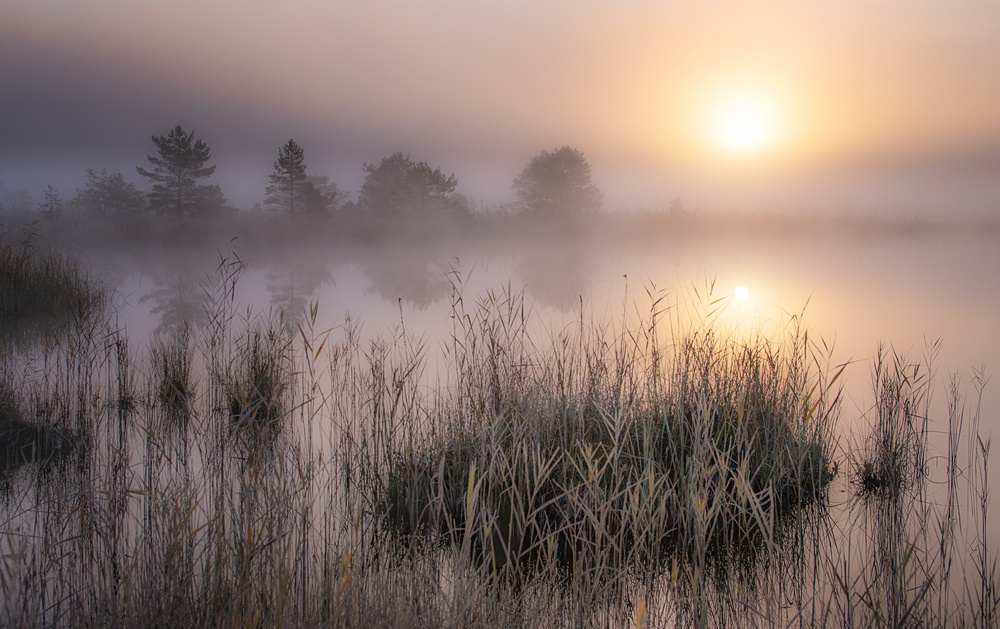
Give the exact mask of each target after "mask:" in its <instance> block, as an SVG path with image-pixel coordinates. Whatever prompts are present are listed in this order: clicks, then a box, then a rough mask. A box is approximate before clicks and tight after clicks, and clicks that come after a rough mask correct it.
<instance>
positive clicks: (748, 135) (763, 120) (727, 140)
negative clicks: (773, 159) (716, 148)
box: [716, 100, 774, 153]
mask: <svg viewBox="0 0 1000 629" xmlns="http://www.w3.org/2000/svg"><path fill="white" fill-rule="evenodd" d="M773 134H774V129H773V122H772V120H771V115H770V113H769V112H768V111H767V109H766V108H765V107H764V106H763V105H761V104H760V103H756V102H753V101H749V100H739V101H733V102H730V103H726V104H725V105H723V106H722V107H720V108H719V111H718V114H717V119H716V136H717V139H718V140H719V143H720V144H721V145H722V146H723V147H724V148H726V149H728V150H730V151H735V152H740V153H746V152H751V151H757V150H760V149H762V148H765V147H766V146H767V145H768V144H770V143H771V141H772V140H773Z"/></svg>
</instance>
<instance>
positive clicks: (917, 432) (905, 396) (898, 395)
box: [852, 348, 936, 497]
mask: <svg viewBox="0 0 1000 629" xmlns="http://www.w3.org/2000/svg"><path fill="white" fill-rule="evenodd" d="M935 351H936V350H935ZM923 367H924V365H921V364H919V363H917V364H910V363H908V361H907V359H906V357H905V356H901V355H899V354H897V353H895V352H892V353H891V355H887V353H886V351H885V349H884V348H880V349H879V352H878V354H877V356H876V359H875V363H874V366H873V369H874V371H873V374H872V380H873V384H874V388H875V407H874V409H873V411H872V412H873V413H874V415H875V419H874V421H873V422H872V425H871V430H870V432H869V434H868V435H867V436H866V438H865V441H864V445H863V447H862V448H861V450H860V453H859V454H858V455H855V456H854V457H853V458H854V461H853V465H852V467H853V479H852V480H853V482H854V485H855V488H856V491H857V493H858V495H860V496H862V497H893V496H898V495H900V494H901V493H902V492H904V491H906V490H907V489H909V488H910V487H912V486H913V485H914V484H916V483H917V482H919V480H920V479H921V478H923V476H924V475H925V474H926V471H927V470H926V465H925V458H926V436H927V409H926V402H927V400H926V397H927V395H929V393H928V391H927V386H926V381H927V380H928V379H929V378H930V373H929V367H927V368H926V369H924V370H923V371H922V368H923Z"/></svg>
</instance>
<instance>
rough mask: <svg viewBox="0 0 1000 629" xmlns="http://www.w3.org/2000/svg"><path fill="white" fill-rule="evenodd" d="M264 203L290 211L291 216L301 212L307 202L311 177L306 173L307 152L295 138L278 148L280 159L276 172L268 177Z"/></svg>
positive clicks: (275, 166)
mask: <svg viewBox="0 0 1000 629" xmlns="http://www.w3.org/2000/svg"><path fill="white" fill-rule="evenodd" d="M268 178H269V179H270V181H271V185H269V186H268V187H267V190H266V192H267V198H265V199H264V204H265V205H267V206H269V207H271V208H274V209H277V210H280V211H282V212H288V215H289V216H295V215H296V214H301V213H302V209H303V208H304V206H305V202H306V191H305V188H306V187H308V186H309V185H310V184H309V178H308V176H307V175H306V154H305V151H303V150H302V147H301V146H299V145H298V144H297V143H296V142H295V140H289V141H288V142H287V143H286V144H285V145H284V146H282V147H281V148H279V149H278V161H276V162H274V172H273V173H271V174H270V175H269V177H268Z"/></svg>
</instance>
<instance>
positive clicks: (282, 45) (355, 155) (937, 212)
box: [0, 0, 1000, 218]
mask: <svg viewBox="0 0 1000 629" xmlns="http://www.w3.org/2000/svg"><path fill="white" fill-rule="evenodd" d="M998 18H1000V6H995V5H987V4H985V3H980V2H972V1H962V2H956V3H949V4H948V5H942V4H937V3H931V2H917V3H912V2H911V3H905V4H904V3H902V2H896V1H891V2H880V3H861V2H842V3H837V4H836V5H832V4H802V3H794V2H790V1H774V2H763V3H753V4H752V5H746V4H742V3H735V2H722V3H712V4H711V5H704V4H702V3H693V2H678V3H672V4H671V5H670V6H669V7H660V6H657V5H652V4H648V3H643V2H638V1H635V2H626V3H617V4H615V5H614V6H612V5H610V4H609V5H604V4H602V3H597V2H588V3H572V2H563V1H559V2H547V3H544V4H532V3H523V2H507V3H498V2H486V3H475V4H469V3H461V2H457V1H454V0H441V1H434V2H424V3H406V2H395V1H394V2H375V3H365V4H334V5H327V4H325V3H318V2H306V1H302V2H294V3H290V4H283V5H281V6H278V5H275V4H270V3H263V2H244V3H235V2H206V3H190V2H174V3H159V2H156V3H142V4H138V3H127V2H122V1H121V0H103V1H101V2H94V3H88V4H87V5H86V6H84V5H77V4H74V3H69V2H66V1H64V0H63V1H57V0H54V1H48V2H27V1H25V0H11V1H10V2H7V3H5V5H4V6H3V7H2V8H0V81H2V84H3V86H4V89H3V94H4V95H3V96H2V97H0V121H2V123H0V181H2V182H3V185H4V186H5V187H6V189H7V190H12V189H17V188H22V187H24V188H27V189H28V190H29V191H30V192H31V193H32V195H33V196H35V197H36V201H37V200H38V198H40V196H41V190H42V189H43V188H44V186H45V185H47V184H52V185H53V186H55V187H56V188H57V189H59V190H60V192H61V193H62V195H63V198H64V199H69V198H71V197H72V195H73V192H74V190H75V189H76V188H78V187H81V186H82V185H83V183H84V181H85V171H86V169H87V168H95V169H100V168H103V167H107V168H109V169H111V170H116V171H121V172H123V173H124V174H125V175H126V177H128V178H129V179H130V180H132V181H134V182H136V183H138V184H143V183H144V182H142V181H141V178H140V177H139V176H138V175H137V174H136V173H135V167H136V166H139V165H142V164H143V163H144V162H145V156H146V155H147V154H150V153H152V152H153V150H154V147H153V145H152V143H151V142H150V136H152V135H159V134H163V133H166V132H167V131H168V130H169V129H170V128H172V127H173V126H174V125H176V124H181V125H182V126H183V127H184V128H185V129H190V130H194V131H195V132H196V134H197V135H198V137H199V138H202V139H204V140H205V141H206V142H208V144H209V145H210V146H211V147H212V151H213V159H212V163H214V164H217V165H218V169H217V171H216V174H215V176H214V177H213V178H212V182H213V183H215V182H217V183H219V184H221V186H222V188H223V191H224V192H225V193H226V195H227V196H228V197H229V199H230V201H231V202H232V203H233V204H234V205H235V206H237V207H240V208H242V209H249V207H251V206H252V205H253V204H254V203H256V202H259V201H261V200H262V198H263V196H264V193H263V189H264V186H265V185H266V179H267V174H268V172H269V171H270V170H271V164H272V163H273V161H274V159H275V157H276V155H277V150H278V147H279V146H281V145H282V144H283V143H284V142H285V141H287V140H288V139H289V138H294V139H295V140H296V141H298V142H299V143H300V144H301V145H302V146H303V148H304V149H305V151H306V158H307V163H308V165H309V167H310V171H311V172H312V173H314V174H319V175H327V176H329V177H330V178H331V180H332V181H333V182H335V183H337V184H338V185H339V186H340V187H341V188H342V189H344V190H346V191H347V192H349V193H350V194H352V195H354V194H356V192H357V190H358V188H359V187H360V184H361V182H362V180H363V176H364V173H363V171H362V163H364V162H377V161H378V160H380V159H381V158H382V157H384V156H386V155H389V154H390V153H392V152H394V151H404V152H409V153H410V154H412V156H413V157H414V158H415V159H419V160H426V161H428V162H429V163H430V164H432V165H435V166H440V167H441V169H442V170H444V171H446V172H449V173H451V172H454V173H455V174H456V176H457V177H458V180H459V186H458V191H459V192H462V193H463V194H466V195H468V196H472V197H475V198H477V199H480V200H482V201H485V202H487V203H503V202H505V201H509V200H510V199H511V197H512V195H511V192H510V184H511V181H512V180H513V178H514V177H515V176H516V175H517V174H518V173H519V172H520V171H521V169H522V168H523V167H524V165H525V163H526V162H527V161H528V160H529V159H530V158H531V157H532V156H534V155H536V154H538V153H539V152H540V151H542V150H551V149H553V148H555V147H558V146H563V145H571V146H574V147H577V148H579V149H580V150H582V151H583V152H584V153H585V154H586V156H587V157H588V159H589V161H590V164H591V165H592V167H593V176H594V181H595V182H596V183H597V184H598V185H599V186H600V187H601V188H602V190H604V192H605V194H606V197H607V203H606V209H608V210H612V211H613V210H617V209H624V208H640V207H645V208H662V207H665V206H666V204H667V203H668V202H669V200H670V199H671V198H673V197H678V196H679V197H682V198H683V199H684V201H685V205H686V206H687V207H689V208H695V207H701V208H703V209H705V210H706V211H748V212H771V211H773V212H788V211H805V212H836V213H844V212H848V213H864V214H879V215H882V214H889V215H895V216H899V215H904V216H910V215H920V216H931V217H939V218H947V217H950V216H986V217H998V216H1000V176H998V175H1000V73H997V72H996V68H997V67H1000V19H998ZM734 116H735V118H736V119H737V123H736V124H744V123H746V122H747V119H749V124H750V126H751V127H752V128H751V129H750V131H749V133H750V135H751V136H753V137H750V138H749V139H747V137H742V138H740V137H736V138H735V139H734V138H733V137H732V136H731V135H730V136H727V135H726V133H731V132H729V131H726V128H727V125H731V124H733V123H732V122H731V121H732V119H733V118H734ZM739 120H743V123H740V122H739ZM754 125H756V127H755V128H756V131H755V130H754ZM742 133H744V135H745V134H746V133H748V132H747V131H746V130H744V131H743V132H742ZM754 133H756V134H757V135H756V136H755V135H754Z"/></svg>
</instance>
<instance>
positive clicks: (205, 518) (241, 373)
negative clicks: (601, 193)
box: [0, 257, 1000, 627]
mask: <svg viewBox="0 0 1000 629" xmlns="http://www.w3.org/2000/svg"><path fill="white" fill-rule="evenodd" d="M243 272H244V265H243V262H242V261H241V260H240V259H239V258H237V257H224V258H221V259H220V260H219V263H218V265H217V269H216V272H215V276H214V279H212V280H208V281H205V282H203V283H202V285H201V286H202V288H201V290H202V292H203V299H202V300H201V303H203V304H204V313H203V316H202V317H201V318H200V319H199V320H200V322H201V323H200V324H198V325H193V326H183V327H180V328H176V327H175V328H173V329H172V330H162V331H161V332H160V333H158V335H157V336H156V337H154V338H153V339H152V340H151V342H149V343H146V344H143V343H138V342H135V341H132V340H130V339H129V338H128V335H127V333H126V331H125V330H122V329H120V328H119V327H118V326H116V325H114V321H115V319H114V317H112V316H104V317H90V318H88V319H87V322H88V324H87V325H82V324H77V325H73V326H67V327H65V328H62V329H60V330H59V332H58V333H57V334H55V333H53V336H51V338H50V340H49V342H47V343H45V344H43V345H42V346H41V348H40V349H38V350H37V351H33V352H27V351H24V352H17V353H14V354H8V355H6V358H5V362H4V366H3V387H2V389H0V390H2V392H3V399H2V400H0V402H2V404H0V409H2V412H3V437H4V444H5V445H4V451H5V454H4V457H5V458H4V461H3V462H4V495H3V514H4V515H3V522H4V525H3V534H4V535H3V544H4V548H3V563H2V566H0V577H2V579H3V583H4V594H5V597H4V606H3V622H4V624H6V625H8V626H49V625H56V626H78V625H125V626H194V625H215V624H220V623H225V624H233V625H240V626H243V625H246V626H320V625H322V626H345V627H346V626H358V625H367V626H386V627H404V626H406V627H413V626H417V627H421V626H422V627H437V626H470V625H475V624H477V623H482V624H487V625H491V626H507V627H526V626H538V627H542V626H544V627H548V626H581V625H582V626H626V625H627V626H650V627H652V626H672V625H675V624H680V625H685V626H686V625H693V626H718V625H734V626H761V625H768V626H770V625H775V624H778V625H788V624H793V625H807V626H814V625H820V626H855V625H858V626H861V625H864V626H867V625H870V624H873V625H880V626H911V625H921V626H943V625H948V626H983V625H990V624H993V623H995V620H996V613H997V609H998V603H1000V592H998V590H997V588H996V575H997V573H996V565H995V551H994V546H993V543H994V542H993V541H992V538H991V537H989V526H988V522H989V519H988V507H989V496H990V490H989V485H988V482H989V481H988V478H989V477H988V474H987V464H988V458H989V441H988V438H986V437H980V426H979V423H978V422H979V412H978V410H977V407H976V399H975V398H972V399H967V397H966V396H965V394H963V392H962V391H963V389H962V388H961V387H960V386H959V382H958V381H957V380H955V381H953V382H952V385H951V387H950V389H949V404H948V409H947V413H946V416H943V417H934V416H932V412H931V405H930V392H931V389H932V383H933V380H934V375H933V373H934V372H933V361H934V355H935V352H936V347H935V346H931V347H929V348H928V352H927V355H926V356H925V357H924V358H922V359H921V360H919V361H911V360H910V359H909V358H907V357H906V356H904V355H901V354H898V353H896V352H894V351H892V350H891V349H888V348H886V349H883V350H881V351H880V352H879V353H878V357H877V360H876V361H875V362H874V363H873V367H872V369H873V374H872V384H873V387H872V389H873V392H874V399H875V403H874V404H873V406H872V408H871V410H869V411H867V412H865V413H864V414H863V415H862V416H861V417H860V418H858V421H855V422H854V423H853V427H851V428H846V427H845V421H844V418H843V414H844V410H843V408H842V398H841V394H840V384H841V382H842V381H841V378H842V374H843V373H844V370H845V369H846V368H847V367H846V366H845V365H841V364H834V363H833V362H832V359H831V351H830V348H829V347H827V346H826V345H825V344H824V343H823V342H822V341H818V340H816V339H815V338H814V337H811V336H810V334H809V332H808V330H807V329H806V328H805V327H804V325H803V322H802V318H801V316H798V315H796V316H788V317H786V319H785V320H783V321H781V322H777V324H776V325H772V326H768V327H766V328H765V327H759V328H755V329H753V330H750V331H749V332H748V331H747V330H737V329H733V328H731V327H730V326H729V324H727V322H726V321H727V320H726V318H725V317H723V316H721V314H720V313H724V312H725V311H726V310H727V308H729V307H730V305H729V304H728V303H727V302H728V299H729V298H728V297H719V296H718V295H717V294H715V293H714V292H713V287H712V286H711V284H710V283H706V285H704V286H700V287H699V288H698V289H696V290H691V291H687V292H684V291H682V292H680V293H676V292H673V293H666V292H661V291H657V290H655V289H653V288H652V287H650V288H649V290H648V292H647V294H645V295H643V296H642V297H641V298H639V299H634V300H633V301H632V302H630V303H627V304H625V306H626V307H625V309H624V310H623V311H622V312H621V313H620V314H619V315H615V316H610V317H604V318H601V317H598V316H596V315H595V314H594V313H593V312H591V311H589V310H588V307H587V304H585V303H583V302H582V301H581V302H580V304H579V311H578V314H577V315H576V316H575V317H574V318H573V320H572V321H571V322H570V323H569V324H568V325H565V326H562V327H556V328H552V327H548V326H547V325H546V324H545V322H543V321H539V320H538V315H537V313H535V312H533V308H532V305H531V302H530V301H529V300H528V299H527V298H526V296H525V294H524V293H523V292H521V291H517V290H511V289H509V288H508V289H504V290H499V291H488V292H486V293H485V294H483V295H481V296H473V295H467V288H466V286H465V285H463V283H462V282H463V279H462V276H461V274H460V273H458V272H457V271H453V272H451V273H450V274H449V275H448V276H447V277H448V278H450V282H451V289H452V292H451V294H452V298H451V302H450V304H451V305H450V312H451V315H450V319H449V320H450V322H451V324H450V325H451V328H450V332H449V334H448V335H447V339H446V340H445V341H444V342H443V343H442V348H443V350H444V352H443V354H444V355H443V362H441V363H440V365H441V366H437V363H435V365H436V367H435V370H434V374H435V375H433V376H432V375H431V373H430V372H429V371H428V370H427V365H428V364H429V362H428V361H429V358H430V356H429V354H430V353H431V352H430V350H429V349H428V346H427V343H426V341H425V340H422V339H420V338H418V337H414V336H412V335H410V334H407V332H406V328H405V321H401V322H400V324H399V325H398V326H396V327H394V328H391V329H389V330H386V331H385V332H383V333H382V334H381V335H375V336H370V335H368V336H366V335H364V334H362V332H361V327H360V326H359V325H358V323H357V322H356V321H354V320H351V319H350V318H348V319H347V320H346V321H345V322H344V324H343V325H341V326H338V327H337V328H336V329H322V328H320V327H318V325H317V322H318V320H319V317H318V314H319V305H318V304H311V305H310V307H309V308H308V309H307V310H306V311H305V312H303V313H301V315H300V316H298V317H295V318H289V317H286V316H285V315H284V313H283V311H268V310H256V309H254V308H253V307H250V308H246V309H245V308H243V306H242V304H240V303H238V301H237V300H236V294H237V285H238V284H239V282H240V277H241V274H242V273H243ZM629 313H633V314H629ZM635 313H640V314H641V316H640V314H635ZM973 384H974V385H975V391H976V392H977V394H981V393H982V390H983V387H984V386H985V384H986V377H985V375H984V374H982V373H976V374H975V378H974V382H973ZM974 395H975V394H974ZM936 435H937V436H940V435H945V436H946V438H945V439H944V440H942V439H940V438H935V436H936ZM26 448H27V450H26ZM24 452H30V454H28V455H25V454H23V453H24ZM845 489H846V493H845ZM969 523H973V524H974V526H970V525H969Z"/></svg>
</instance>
